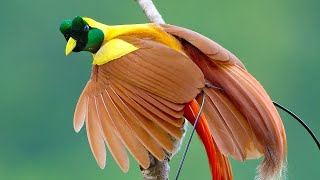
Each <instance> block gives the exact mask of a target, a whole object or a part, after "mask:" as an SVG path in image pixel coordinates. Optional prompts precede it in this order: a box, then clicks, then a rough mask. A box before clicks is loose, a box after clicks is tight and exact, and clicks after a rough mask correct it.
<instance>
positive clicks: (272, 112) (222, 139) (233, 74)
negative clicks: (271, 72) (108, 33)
mask: <svg viewBox="0 0 320 180" xmlns="http://www.w3.org/2000/svg"><path fill="white" fill-rule="evenodd" d="M162 27H163V29H164V30H165V31H166V32H168V33H170V34H172V35H174V36H176V37H178V38H179V39H180V40H181V43H182V45H183V47H184V50H185V52H186V53H187V55H188V56H189V57H190V59H192V60H193V61H194V62H195V63H196V64H197V65H198V66H199V68H200V69H201V70H202V72H203V73H204V76H205V79H206V81H207V82H209V83H211V84H213V85H215V86H219V87H222V88H223V89H224V90H223V91H221V90H218V89H213V88H205V89H204V91H205V93H206V94H207V95H208V97H209V98H207V99H206V102H205V107H204V114H205V116H206V117H207V119H208V124H209V126H210V128H211V131H212V136H213V138H214V140H215V141H216V143H217V145H218V147H219V149H220V150H221V152H222V153H223V154H225V155H228V154H230V155H232V156H233V157H235V158H236V159H238V160H244V159H250V158H258V157H260V156H261V155H262V154H264V155H265V159H264V161H263V163H262V165H261V166H260V168H261V169H260V170H261V171H260V173H261V177H262V179H264V178H270V177H273V178H274V177H275V176H277V175H280V174H281V169H282V168H283V167H284V165H285V159H286V137H285V132H284V128H283V124H282V121H281V118H280V116H279V114H278V112H277V110H276V109H275V107H274V106H273V104H272V101H271V99H270V97H269V96H268V94H267V93H266V92H265V90H264V89H263V87H262V86H261V85H260V83H259V82H258V81H257V80H256V79H255V78H254V77H253V76H251V75H250V74H249V73H248V72H247V71H246V69H245V67H244V65H243V64H242V63H241V61H240V60H239V59H238V58H237V57H236V56H234V55H233V54H232V53H230V52H229V51H228V50H226V49H224V48H223V47H222V46H220V45H219V44H217V43H216V42H214V41H212V40H210V39H208V38H207V37H205V36H203V35H201V34H199V33H196V32H194V31H191V30H188V29H185V28H182V27H177V26H172V25H162Z"/></svg>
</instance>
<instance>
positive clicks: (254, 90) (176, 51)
mask: <svg viewBox="0 0 320 180" xmlns="http://www.w3.org/2000/svg"><path fill="white" fill-rule="evenodd" d="M60 31H61V33H62V34H63V36H64V38H65V39H66V41H67V45H66V49H65V53H66V55H68V54H70V53H71V52H81V51H86V52H89V53H91V54H92V57H93V58H92V59H93V60H92V72H91V76H90V78H89V81H88V82H87V84H86V86H85V87H84V89H83V91H82V93H81V95H80V97H79V99H78V102H77V105H76V108H75V112H74V120H73V126H74V130H75V131H76V132H79V131H80V130H81V129H82V127H83V126H84V124H86V132H87V137H88V141H89V145H90V148H91V150H92V153H93V156H94V157H95V160H96V161H97V163H98V165H99V167H100V168H102V169H103V168H104V167H105V165H106V146H107V147H108V149H109V151H110V153H111V154H112V156H113V158H114V159H115V161H116V163H117V164H118V165H119V167H120V168H121V170H122V171H123V172H127V171H128V170H129V157H128V154H127V151H126V150H128V151H129V152H130V154H131V155H132V156H133V158H134V159H135V160H136V161H137V163H138V164H139V165H140V166H141V167H142V168H144V169H147V168H148V167H149V166H150V159H149V156H148V153H150V154H152V155H153V156H154V157H155V158H156V159H158V160H159V161H162V160H164V158H165V154H166V153H172V152H174V151H175V148H176V147H175V144H174V139H176V140H180V139H181V138H182V136H183V132H182V131H181V128H182V127H183V126H184V123H186V122H185V119H186V120H188V121H189V122H190V123H191V124H194V123H195V120H196V117H197V115H198V113H200V104H201V102H202V100H204V107H203V112H202V113H201V115H200V118H199V122H198V124H197V126H196V132H197V134H198V136H199V137H200V139H201V141H202V143H203V144H204V147H205V150H206V153H207V156H208V161H209V165H210V168H211V174H212V179H221V180H229V179H233V175H232V169H231V166H230V162H229V156H231V157H233V158H234V159H236V160H239V161H244V160H247V159H256V158H260V157H261V156H264V160H263V161H262V162H261V164H260V165H259V167H258V176H259V177H258V178H260V179H277V178H280V177H281V176H283V174H284V173H283V172H284V170H285V167H286V162H287V160H286V155H287V140H286V134H285V129H284V126H283V123H282V120H281V118H280V116H279V113H278V112H277V110H276V109H275V107H274V106H273V103H272V100H271V98H270V97H269V95H268V94H267V92H266V91H265V90H264V88H263V87H262V85H261V84H260V83H259V82H258V81H257V80H256V79H255V78H254V77H253V76H252V75H251V74H250V73H249V72H248V71H247V69H246V68H245V66H244V64H243V63H242V62H241V61H240V60H239V59H238V58H237V57H236V56H235V55H233V54H232V53H231V52H229V51H228V50H227V49H225V48H223V47H222V46H221V45H219V44H218V43H216V42H214V41H213V40H211V39H209V38H207V37H205V36H203V35H201V34H200V33H197V32H195V31H192V30H189V29H186V28H183V27H179V26H175V25H170V24H154V23H146V24H128V25H106V24H103V23H100V22H98V21H95V20H93V19H91V18H88V17H81V16H76V17H75V18H73V19H67V20H64V21H63V22H62V23H61V25H60ZM204 95H205V96H206V98H205V99H204Z"/></svg>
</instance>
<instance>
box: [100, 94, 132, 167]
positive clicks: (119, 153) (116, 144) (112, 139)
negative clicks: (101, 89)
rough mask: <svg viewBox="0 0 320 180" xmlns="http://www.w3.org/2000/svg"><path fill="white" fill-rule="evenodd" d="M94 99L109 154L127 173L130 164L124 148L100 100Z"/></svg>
mask: <svg viewBox="0 0 320 180" xmlns="http://www.w3.org/2000/svg"><path fill="white" fill-rule="evenodd" d="M94 99H95V104H96V109H97V112H98V118H99V121H100V124H101V129H102V133H103V136H104V139H105V142H106V144H107V146H108V148H109V150H110V153H111V154H112V156H113V157H114V159H115V161H116V162H117V164H118V165H119V167H120V168H121V169H122V171H123V172H128V170H129V165H130V163H129V158H128V155H127V152H126V150H125V147H124V145H123V143H122V142H121V140H120V138H119V136H118V134H117V132H116V130H115V127H114V125H113V123H112V121H111V119H110V117H109V115H108V114H107V112H106V110H105V109H104V105H103V102H102V98H101V97H100V96H98V97H94Z"/></svg>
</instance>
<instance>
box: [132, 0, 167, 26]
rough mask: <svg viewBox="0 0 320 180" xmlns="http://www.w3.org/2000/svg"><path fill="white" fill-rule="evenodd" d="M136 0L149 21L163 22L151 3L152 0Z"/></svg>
mask: <svg viewBox="0 0 320 180" xmlns="http://www.w3.org/2000/svg"><path fill="white" fill-rule="evenodd" d="M137 2H138V3H139V5H140V7H141V8H142V10H143V12H144V13H145V15H146V16H147V18H148V19H149V21H150V22H152V23H156V24H165V22H164V20H163V19H162V17H161V14H160V13H159V11H158V10H157V8H156V7H155V5H154V4H153V2H152V0H137Z"/></svg>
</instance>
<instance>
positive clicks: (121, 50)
mask: <svg viewBox="0 0 320 180" xmlns="http://www.w3.org/2000/svg"><path fill="white" fill-rule="evenodd" d="M137 49H138V48H137V47H135V46H134V45H132V44H130V43H128V42H126V41H123V40H121V39H112V40H110V41H108V42H107V43H105V44H104V45H102V46H101V48H100V49H99V51H98V52H97V53H96V54H95V55H93V64H96V65H102V64H105V63H107V62H109V61H112V60H115V59H118V58H120V57H122V56H124V55H126V54H128V53H131V52H133V51H135V50H137Z"/></svg>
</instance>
